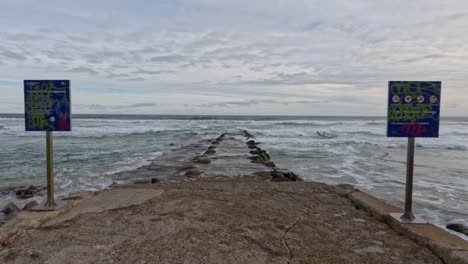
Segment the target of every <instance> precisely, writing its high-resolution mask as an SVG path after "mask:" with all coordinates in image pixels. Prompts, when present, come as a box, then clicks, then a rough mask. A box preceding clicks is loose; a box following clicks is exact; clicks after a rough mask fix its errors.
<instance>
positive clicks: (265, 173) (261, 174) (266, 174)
mask: <svg viewBox="0 0 468 264" xmlns="http://www.w3.org/2000/svg"><path fill="white" fill-rule="evenodd" d="M253 175H256V176H260V177H271V172H269V171H257V172H254V173H253Z"/></svg>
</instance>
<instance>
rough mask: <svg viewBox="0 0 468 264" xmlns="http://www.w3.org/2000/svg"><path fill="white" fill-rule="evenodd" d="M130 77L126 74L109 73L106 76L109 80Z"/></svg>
mask: <svg viewBox="0 0 468 264" xmlns="http://www.w3.org/2000/svg"><path fill="white" fill-rule="evenodd" d="M130 76H131V75H130V74H127V73H109V74H108V75H106V77H107V78H111V79H114V78H128V77H130Z"/></svg>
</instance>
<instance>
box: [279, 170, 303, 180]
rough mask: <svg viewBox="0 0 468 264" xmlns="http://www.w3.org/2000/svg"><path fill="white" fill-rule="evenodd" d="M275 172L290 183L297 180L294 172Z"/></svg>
mask: <svg viewBox="0 0 468 264" xmlns="http://www.w3.org/2000/svg"><path fill="white" fill-rule="evenodd" d="M275 172H278V173H281V174H282V175H283V176H284V177H286V178H288V179H289V180H291V181H296V180H297V179H298V178H299V177H298V176H297V175H296V174H295V173H294V172H291V171H288V170H276V171H275Z"/></svg>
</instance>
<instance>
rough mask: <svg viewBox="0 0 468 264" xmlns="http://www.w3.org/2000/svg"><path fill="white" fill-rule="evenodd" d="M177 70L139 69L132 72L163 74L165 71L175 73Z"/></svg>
mask: <svg viewBox="0 0 468 264" xmlns="http://www.w3.org/2000/svg"><path fill="white" fill-rule="evenodd" d="M174 72H175V71H169V70H154V71H150V70H142V69H138V70H136V71H133V72H132V74H147V75H158V74H163V73H174Z"/></svg>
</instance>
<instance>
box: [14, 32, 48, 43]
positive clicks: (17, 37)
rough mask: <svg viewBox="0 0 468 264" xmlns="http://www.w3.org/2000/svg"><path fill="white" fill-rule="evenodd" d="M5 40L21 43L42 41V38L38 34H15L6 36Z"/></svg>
mask: <svg viewBox="0 0 468 264" xmlns="http://www.w3.org/2000/svg"><path fill="white" fill-rule="evenodd" d="M7 38H8V39H9V40H12V41H18V42H22V41H37V40H40V39H44V36H42V35H40V34H26V33H16V34H11V35H8V37H7Z"/></svg>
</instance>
